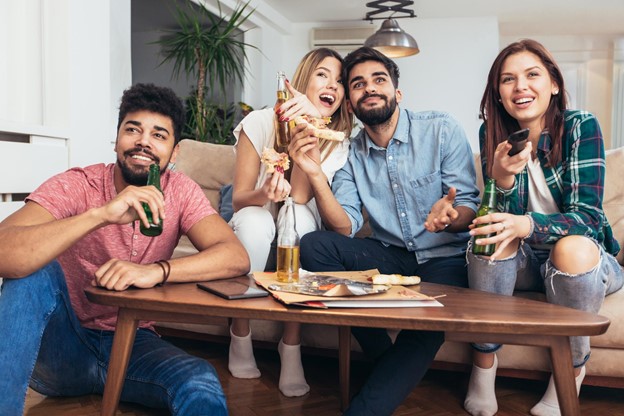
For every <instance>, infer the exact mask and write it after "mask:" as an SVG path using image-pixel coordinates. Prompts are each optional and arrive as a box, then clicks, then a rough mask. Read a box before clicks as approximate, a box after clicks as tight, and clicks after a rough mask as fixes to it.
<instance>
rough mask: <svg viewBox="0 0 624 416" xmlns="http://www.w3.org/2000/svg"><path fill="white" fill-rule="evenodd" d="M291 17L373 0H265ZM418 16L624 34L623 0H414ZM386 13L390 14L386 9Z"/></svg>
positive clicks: (336, 16) (362, 8)
mask: <svg viewBox="0 0 624 416" xmlns="http://www.w3.org/2000/svg"><path fill="white" fill-rule="evenodd" d="M262 1H263V2H264V3H265V4H267V5H269V6H270V7H272V8H273V9H275V10H276V11H277V12H278V13H280V14H282V15H283V16H285V17H286V18H287V19H289V20H290V21H292V22H296V23H302V22H330V21H349V20H352V21H359V20H361V19H363V18H364V17H365V16H366V12H367V11H370V10H372V9H368V8H367V7H366V3H367V2H368V1H369V0H314V1H310V0H262ZM408 8H410V9H413V10H414V12H415V14H416V15H417V17H419V18H424V19H431V18H452V17H482V16H497V17H498V21H499V30H500V33H501V35H522V34H532V35H533V34H535V35H565V34H574V35H614V34H616V35H617V34H619V35H622V36H624V1H623V0H597V1H593V2H588V1H587V0H523V1H518V0H415V1H414V5H413V6H410V7H408ZM381 16H386V15H381Z"/></svg>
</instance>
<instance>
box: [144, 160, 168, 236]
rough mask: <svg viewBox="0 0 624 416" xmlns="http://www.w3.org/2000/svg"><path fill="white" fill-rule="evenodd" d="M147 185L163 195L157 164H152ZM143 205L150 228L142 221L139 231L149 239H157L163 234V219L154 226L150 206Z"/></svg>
mask: <svg viewBox="0 0 624 416" xmlns="http://www.w3.org/2000/svg"><path fill="white" fill-rule="evenodd" d="M147 185H154V186H155V187H156V189H158V190H159V191H160V192H161V193H162V189H160V166H158V164H156V163H152V164H151V165H150V167H149V175H148V176H147ZM142 204H143V210H144V211H145V215H147V221H148V222H149V225H150V226H149V228H147V227H146V226H145V225H144V224H143V221H140V226H139V229H140V230H141V234H143V235H146V236H148V237H156V236H158V235H160V234H161V233H162V225H163V222H162V219H160V221H159V222H158V224H154V220H153V219H152V210H151V209H150V207H149V205H147V204H146V203H145V202H143V203H142Z"/></svg>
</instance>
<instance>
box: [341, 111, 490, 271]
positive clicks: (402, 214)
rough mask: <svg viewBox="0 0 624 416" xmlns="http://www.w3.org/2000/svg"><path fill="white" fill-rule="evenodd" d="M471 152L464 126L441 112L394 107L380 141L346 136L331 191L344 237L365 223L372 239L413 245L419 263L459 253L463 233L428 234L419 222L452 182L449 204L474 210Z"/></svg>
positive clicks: (462, 247)
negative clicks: (344, 219)
mask: <svg viewBox="0 0 624 416" xmlns="http://www.w3.org/2000/svg"><path fill="white" fill-rule="evenodd" d="M475 182H476V179H475V168H474V159H473V156H472V151H471V149H470V145H469V143H468V140H467V138H466V135H465V133H464V131H463V129H462V128H461V127H460V126H459V124H458V123H457V122H456V121H455V120H454V119H453V118H451V117H450V116H449V115H448V114H446V113H442V112H434V111H427V112H418V113H414V112H411V111H408V110H400V116H399V121H398V124H397V127H396V130H395V132H394V136H393V137H392V139H391V140H390V143H389V144H388V147H387V148H382V147H379V146H377V145H375V144H374V143H373V142H372V140H371V139H370V138H369V137H368V135H367V134H366V131H365V130H364V129H362V130H361V131H360V133H359V134H358V135H357V136H356V137H355V138H354V139H353V140H352V141H351V149H350V151H349V158H348V159H347V163H346V164H345V165H344V166H343V168H342V169H341V170H339V171H338V172H336V175H335V176H334V181H333V183H332V191H333V192H334V195H335V196H336V199H337V200H338V202H339V203H340V204H341V205H342V207H343V208H344V210H345V211H346V213H347V215H348V216H349V219H350V220H351V236H352V237H353V235H355V233H356V232H357V231H358V230H359V229H360V228H361V227H362V225H363V223H364V219H363V215H362V209H363V208H365V209H366V211H367V213H368V216H369V221H370V226H371V230H372V235H371V238H374V239H376V240H379V241H381V242H382V243H383V244H385V245H393V246H398V247H404V248H406V249H407V250H409V251H412V252H414V255H415V256H416V259H417V261H418V262H419V263H423V262H426V261H427V260H429V259H432V258H437V257H446V256H454V255H459V254H461V253H463V252H465V250H466V242H467V241H468V239H469V235H468V233H467V232H461V233H447V232H441V233H430V232H428V231H427V230H426V229H425V227H424V223H425V220H426V219H427V215H428V213H429V211H430V210H431V207H432V206H433V204H434V203H435V202H437V201H438V200H439V199H440V198H442V197H443V196H445V195H446V194H447V193H448V190H449V188H450V187H455V188H456V189H457V197H456V199H455V206H465V207H468V208H470V209H472V210H473V211H476V210H477V204H478V203H479V198H478V195H479V190H478V189H477V187H476V184H475Z"/></svg>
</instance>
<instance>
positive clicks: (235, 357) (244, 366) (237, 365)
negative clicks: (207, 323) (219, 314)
mask: <svg viewBox="0 0 624 416" xmlns="http://www.w3.org/2000/svg"><path fill="white" fill-rule="evenodd" d="M228 369H229V370H230V373H232V375H233V376H234V377H236V378H258V377H260V370H258V366H257V365H256V359H255V358H254V355H253V346H252V345H251V331H249V334H247V336H245V337H239V336H236V335H234V334H233V333H232V328H230V355H229V358H228Z"/></svg>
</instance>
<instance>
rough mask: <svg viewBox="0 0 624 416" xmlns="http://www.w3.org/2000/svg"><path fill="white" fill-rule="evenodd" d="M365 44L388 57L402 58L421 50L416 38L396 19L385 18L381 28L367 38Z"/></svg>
mask: <svg viewBox="0 0 624 416" xmlns="http://www.w3.org/2000/svg"><path fill="white" fill-rule="evenodd" d="M364 46H368V47H371V48H374V49H377V50H378V51H379V52H381V53H383V54H384V55H386V56H387V57H388V58H400V57H403V56H410V55H416V54H417V53H418V52H420V49H418V44H417V43H416V40H415V39H414V38H413V37H411V36H410V35H409V33H407V32H405V31H404V30H403V29H401V28H400V27H399V24H398V23H397V21H396V20H395V19H386V20H384V21H383V23H382V24H381V28H380V29H379V30H378V31H377V32H375V33H374V34H373V35H372V36H371V37H369V38H368V39H366V42H364Z"/></svg>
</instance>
